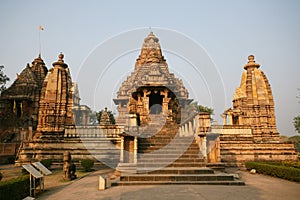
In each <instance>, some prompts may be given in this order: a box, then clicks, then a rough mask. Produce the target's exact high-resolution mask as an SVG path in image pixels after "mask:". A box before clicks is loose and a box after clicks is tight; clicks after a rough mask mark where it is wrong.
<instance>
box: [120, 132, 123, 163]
mask: <svg viewBox="0 0 300 200" xmlns="http://www.w3.org/2000/svg"><path fill="white" fill-rule="evenodd" d="M123 162H124V136H122V137H121V149H120V163H123Z"/></svg>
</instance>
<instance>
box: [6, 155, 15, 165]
mask: <svg viewBox="0 0 300 200" xmlns="http://www.w3.org/2000/svg"><path fill="white" fill-rule="evenodd" d="M15 159H16V157H15V156H9V157H7V164H15Z"/></svg>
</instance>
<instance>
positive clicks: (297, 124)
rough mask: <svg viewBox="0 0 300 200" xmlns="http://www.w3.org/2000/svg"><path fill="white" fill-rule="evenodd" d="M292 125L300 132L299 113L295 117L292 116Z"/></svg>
mask: <svg viewBox="0 0 300 200" xmlns="http://www.w3.org/2000/svg"><path fill="white" fill-rule="evenodd" d="M294 127H295V130H296V131H297V132H298V133H300V115H298V116H297V117H294Z"/></svg>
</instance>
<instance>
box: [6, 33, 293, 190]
mask: <svg viewBox="0 0 300 200" xmlns="http://www.w3.org/2000/svg"><path fill="white" fill-rule="evenodd" d="M259 67H260V65H259V64H257V63H256V62H255V60H254V56H253V55H250V56H249V57H248V63H247V64H246V65H245V66H244V71H243V73H242V80H241V84H240V86H239V87H238V88H237V89H236V92H235V94H234V97H233V101H232V102H233V106H232V108H228V109H226V110H225V111H224V113H223V114H222V116H223V125H212V124H211V118H210V114H209V113H206V112H196V111H195V110H190V109H189V108H190V107H189V105H190V103H191V102H192V101H193V100H192V99H190V98H189V93H188V91H187V89H186V88H185V87H184V85H183V82H182V80H180V79H178V78H176V77H175V76H174V74H173V73H171V72H170V71H169V67H168V64H167V61H166V60H165V58H164V56H163V54H162V49H161V46H160V43H159V39H158V38H157V37H156V36H155V35H154V34H153V33H152V32H150V34H149V35H148V36H147V37H146V38H145V39H144V42H143V45H142V48H141V52H140V55H139V56H138V58H137V60H136V63H135V66H134V68H133V72H132V73H131V74H130V76H128V77H127V78H126V80H124V81H123V83H122V85H121V87H120V89H119V91H118V92H117V94H116V98H115V99H113V101H114V103H115V104H116V106H117V110H118V116H117V118H116V124H112V123H110V120H109V115H108V111H107V109H105V111H104V112H103V113H102V116H101V120H100V123H99V124H97V125H92V124H91V123H90V119H89V117H90V114H91V111H90V109H89V108H88V106H85V105H81V104H80V97H79V91H78V87H77V84H76V83H74V82H72V78H71V74H70V68H69V67H68V65H67V64H66V63H65V62H64V56H63V55H62V54H59V56H58V60H57V61H55V62H54V63H53V68H51V69H47V67H46V66H45V63H44V62H43V60H42V59H41V56H40V55H39V56H38V58H36V59H35V60H34V61H33V62H32V65H31V66H30V65H27V67H26V68H25V69H24V70H23V71H22V72H21V74H20V75H18V78H17V79H16V81H15V82H14V83H13V84H12V85H11V87H9V88H8V89H7V90H6V91H4V92H3V93H2V94H1V98H0V107H1V113H2V114H3V113H5V116H10V117H11V118H13V119H16V122H18V124H13V123H9V122H8V121H6V122H7V123H3V122H5V121H4V120H5V118H3V116H4V115H1V116H2V118H3V119H1V123H2V124H1V125H2V129H1V135H0V136H1V142H2V143H1V145H2V148H1V149H4V150H3V152H11V153H12V154H16V164H17V165H20V164H23V163H29V162H34V161H39V160H43V159H52V160H53V161H54V164H55V165H58V166H61V165H62V160H63V153H64V152H65V151H69V152H70V153H71V155H72V158H73V161H74V163H75V164H79V162H80V160H82V159H86V158H90V159H95V160H96V161H97V163H98V164H100V163H102V164H106V165H108V166H109V167H113V168H116V171H117V172H118V173H117V174H118V175H120V181H119V182H118V185H132V184H133V185H134V184H151V183H153V181H154V182H156V184H167V183H171V182H172V183H174V182H175V183H177V184H187V183H189V184H204V183H207V181H212V182H211V183H212V184H242V182H240V181H236V180H235V178H234V176H233V175H229V174H226V175H224V174H218V173H217V174H216V173H214V170H213V169H223V168H224V167H225V166H241V165H243V163H244V162H245V161H260V160H263V161H280V160H296V158H297V152H296V151H295V148H294V146H293V144H289V143H280V141H279V133H278V131H277V128H276V119H275V112H274V99H273V95H272V91H271V87H270V84H269V82H268V79H267V77H266V75H265V74H264V73H263V71H262V70H260V69H259ZM5 149H6V150H5ZM3 155H4V154H3Z"/></svg>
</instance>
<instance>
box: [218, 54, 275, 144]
mask: <svg viewBox="0 0 300 200" xmlns="http://www.w3.org/2000/svg"><path fill="white" fill-rule="evenodd" d="M259 67H260V64H258V63H256V62H255V61H254V56H253V55H249V56H248V63H247V64H246V65H245V66H244V69H245V70H244V72H243V74H242V79H241V84H240V86H239V87H238V88H236V91H235V94H234V96H233V101H232V102H233V107H232V108H229V109H227V110H226V111H225V112H224V114H223V117H224V122H225V124H226V117H227V116H228V117H229V125H245V126H250V127H251V128H252V130H253V136H254V139H255V141H279V133H278V131H277V128H276V120H275V111H274V100H273V95H272V91H271V87H270V84H269V81H268V79H267V77H266V75H265V74H264V72H263V71H262V70H260V69H259Z"/></svg>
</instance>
